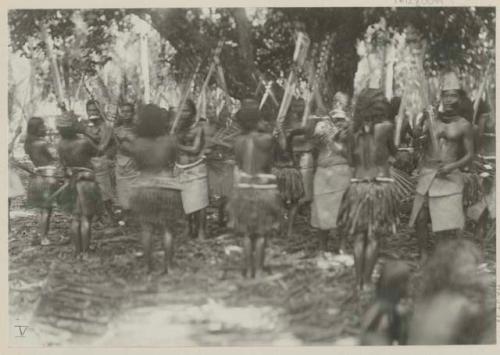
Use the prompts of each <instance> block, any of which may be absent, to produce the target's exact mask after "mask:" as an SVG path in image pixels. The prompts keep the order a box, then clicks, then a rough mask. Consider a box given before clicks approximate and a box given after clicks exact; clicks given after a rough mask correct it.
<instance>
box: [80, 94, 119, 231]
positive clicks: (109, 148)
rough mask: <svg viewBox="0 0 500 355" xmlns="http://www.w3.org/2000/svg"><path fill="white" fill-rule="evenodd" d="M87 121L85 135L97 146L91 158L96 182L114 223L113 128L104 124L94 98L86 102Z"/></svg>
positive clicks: (107, 212) (105, 207) (114, 153)
mask: <svg viewBox="0 0 500 355" xmlns="http://www.w3.org/2000/svg"><path fill="white" fill-rule="evenodd" d="M86 109H87V115H88V119H89V123H88V126H87V129H86V135H87V136H88V137H90V138H91V139H92V140H93V141H94V143H95V144H96V145H97V146H98V152H97V154H96V156H95V157H93V158H92V164H93V167H94V171H95V175H96V180H97V183H98V184H99V188H100V189H101V192H102V198H103V202H104V209H105V211H106V214H107V215H108V218H109V219H110V221H111V223H113V224H114V223H115V216H114V213H113V199H114V196H113V183H112V176H111V174H112V169H111V167H112V163H113V159H114V158H115V155H116V144H115V140H114V139H113V137H114V133H113V128H112V127H111V126H109V125H107V124H106V122H105V121H104V117H103V116H102V112H101V110H100V109H99V103H98V102H97V101H95V100H88V101H87V104H86Z"/></svg>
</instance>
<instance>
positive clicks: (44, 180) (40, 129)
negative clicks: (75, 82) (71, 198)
mask: <svg viewBox="0 0 500 355" xmlns="http://www.w3.org/2000/svg"><path fill="white" fill-rule="evenodd" d="M46 134H47V128H46V126H45V123H44V121H43V119H42V118H40V117H31V118H30V119H29V121H28V127H27V136H26V140H25V142H24V151H25V152H26V154H27V155H28V156H29V157H30V159H31V161H32V162H33V165H34V166H35V170H34V174H33V175H32V176H31V179H30V183H29V186H28V191H27V203H28V206H31V207H34V208H37V209H39V210H40V219H39V224H38V226H39V230H38V232H37V233H36V235H35V236H34V237H33V239H32V244H33V245H37V244H40V243H41V245H49V244H50V241H49V239H48V234H49V229H50V217H51V215H52V208H53V205H54V204H53V202H52V201H49V198H50V196H51V195H52V194H53V193H54V192H55V191H56V190H57V189H58V187H59V180H58V178H57V168H56V159H55V158H54V157H53V156H52V154H51V153H50V151H49V144H48V142H47V141H46V139H45V136H46ZM40 238H41V240H40Z"/></svg>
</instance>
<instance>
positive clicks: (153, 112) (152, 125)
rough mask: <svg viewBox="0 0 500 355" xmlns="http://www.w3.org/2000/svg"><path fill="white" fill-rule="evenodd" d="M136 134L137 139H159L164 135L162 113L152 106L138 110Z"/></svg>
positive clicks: (155, 106)
mask: <svg viewBox="0 0 500 355" xmlns="http://www.w3.org/2000/svg"><path fill="white" fill-rule="evenodd" d="M136 133H137V135H138V136H139V137H151V138H155V137H159V136H162V135H163V134H165V121H164V113H163V111H162V109H161V108H160V107H158V106H157V105H154V104H147V105H145V106H142V107H141V108H140V110H139V119H138V122H137V127H136Z"/></svg>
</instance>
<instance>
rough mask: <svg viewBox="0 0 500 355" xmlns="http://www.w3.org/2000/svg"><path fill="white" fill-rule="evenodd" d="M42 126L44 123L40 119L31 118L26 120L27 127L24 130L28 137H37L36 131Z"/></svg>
mask: <svg viewBox="0 0 500 355" xmlns="http://www.w3.org/2000/svg"><path fill="white" fill-rule="evenodd" d="M43 124H44V121H43V119H42V118H41V117H31V118H30V119H29V120H28V126H27V128H26V132H27V133H28V135H31V136H37V135H38V130H39V129H40V127H41V126H42V125H43Z"/></svg>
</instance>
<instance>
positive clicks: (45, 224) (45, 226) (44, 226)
mask: <svg viewBox="0 0 500 355" xmlns="http://www.w3.org/2000/svg"><path fill="white" fill-rule="evenodd" d="M51 214H52V208H47V209H43V210H42V211H41V213H40V232H39V234H40V235H41V236H42V245H49V244H50V241H49V239H48V234H49V229H50V216H51Z"/></svg>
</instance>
